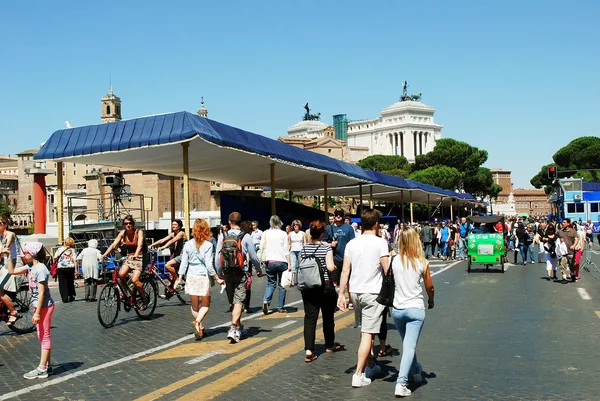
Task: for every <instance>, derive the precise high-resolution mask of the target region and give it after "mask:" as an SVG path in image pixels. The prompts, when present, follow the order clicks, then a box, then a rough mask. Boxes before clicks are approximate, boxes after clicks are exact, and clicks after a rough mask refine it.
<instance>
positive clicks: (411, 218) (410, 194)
mask: <svg viewBox="0 0 600 401" xmlns="http://www.w3.org/2000/svg"><path fill="white" fill-rule="evenodd" d="M409 197H410V224H412V223H413V222H414V221H415V220H414V216H413V200H412V191H410V193H409Z"/></svg>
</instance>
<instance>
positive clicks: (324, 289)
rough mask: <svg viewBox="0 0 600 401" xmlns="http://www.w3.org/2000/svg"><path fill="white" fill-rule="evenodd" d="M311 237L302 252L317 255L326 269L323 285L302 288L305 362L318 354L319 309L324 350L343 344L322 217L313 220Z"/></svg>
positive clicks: (333, 265) (335, 349) (310, 228)
mask: <svg viewBox="0 0 600 401" xmlns="http://www.w3.org/2000/svg"><path fill="white" fill-rule="evenodd" d="M309 230H310V238H311V239H310V241H309V242H308V243H306V244H305V245H304V247H303V248H302V251H301V252H300V257H301V258H302V259H307V258H315V259H316V261H317V264H318V265H319V268H320V269H321V270H322V273H323V286H321V287H317V288H307V289H304V290H302V291H301V294H302V303H303V304H304V351H305V354H304V362H313V361H314V360H315V359H317V354H315V338H316V331H317V320H318V318H319V311H321V314H322V317H323V337H324V338H325V352H327V353H328V354H331V353H334V352H336V351H339V350H340V349H341V348H342V346H341V345H340V344H338V343H336V342H335V321H334V313H335V307H336V300H337V294H336V292H335V287H334V286H333V282H332V281H331V279H330V276H329V275H330V273H331V272H333V271H334V270H335V264H334V263H333V251H332V249H331V247H330V246H329V245H328V244H325V243H323V242H321V240H322V238H323V235H324V234H325V224H323V223H322V222H321V221H319V220H315V221H313V222H312V223H310V227H309Z"/></svg>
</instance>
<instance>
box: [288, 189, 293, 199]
mask: <svg viewBox="0 0 600 401" xmlns="http://www.w3.org/2000/svg"><path fill="white" fill-rule="evenodd" d="M292 199H294V192H293V191H288V201H290V202H291V201H292Z"/></svg>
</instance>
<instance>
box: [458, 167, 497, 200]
mask: <svg viewBox="0 0 600 401" xmlns="http://www.w3.org/2000/svg"><path fill="white" fill-rule="evenodd" d="M463 188H464V190H465V191H466V192H468V193H470V194H472V195H476V196H481V197H485V196H489V197H491V198H497V197H498V194H499V193H500V191H502V186H500V185H498V184H496V183H495V182H494V177H493V175H492V172H491V170H490V169H489V168H486V167H478V168H477V170H476V171H475V172H469V173H468V174H467V173H463Z"/></svg>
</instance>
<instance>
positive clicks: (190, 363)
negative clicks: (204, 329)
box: [185, 349, 225, 365]
mask: <svg viewBox="0 0 600 401" xmlns="http://www.w3.org/2000/svg"><path fill="white" fill-rule="evenodd" d="M223 352H225V350H224V349H217V350H214V351H211V352H209V353H207V354H204V355H200V356H199V357H198V358H194V359H190V360H189V361H187V362H186V363H185V364H186V365H193V364H195V363H200V362H202V361H205V360H207V359H208V358H212V357H213V356H215V355H219V354H222V353H223Z"/></svg>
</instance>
